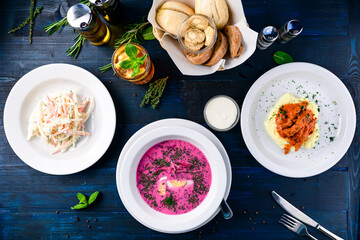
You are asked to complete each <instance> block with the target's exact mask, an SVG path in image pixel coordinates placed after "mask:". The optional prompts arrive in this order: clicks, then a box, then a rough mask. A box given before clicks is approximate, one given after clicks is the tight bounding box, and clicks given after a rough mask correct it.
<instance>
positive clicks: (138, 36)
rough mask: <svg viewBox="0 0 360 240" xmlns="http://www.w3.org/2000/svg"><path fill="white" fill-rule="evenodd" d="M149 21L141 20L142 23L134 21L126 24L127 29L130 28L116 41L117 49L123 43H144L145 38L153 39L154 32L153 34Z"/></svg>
mask: <svg viewBox="0 0 360 240" xmlns="http://www.w3.org/2000/svg"><path fill="white" fill-rule="evenodd" d="M149 24H150V23H149V22H141V23H132V24H129V25H127V26H125V27H124V28H125V29H129V30H128V31H126V32H125V33H124V34H122V35H121V36H120V37H119V38H118V39H117V40H116V41H115V45H114V47H115V49H116V48H118V47H119V46H120V45H121V44H123V43H130V42H134V43H139V44H143V43H144V41H145V40H153V39H155V36H154V34H152V26H151V25H150V26H148V25H149Z"/></svg>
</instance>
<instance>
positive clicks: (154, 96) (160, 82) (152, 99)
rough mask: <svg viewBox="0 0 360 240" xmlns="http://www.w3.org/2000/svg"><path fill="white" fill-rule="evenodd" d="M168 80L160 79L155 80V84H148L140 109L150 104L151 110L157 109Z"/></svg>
mask: <svg viewBox="0 0 360 240" xmlns="http://www.w3.org/2000/svg"><path fill="white" fill-rule="evenodd" d="M168 78H169V77H165V78H160V79H157V80H155V82H153V83H150V85H149V89H148V90H147V91H146V93H145V96H144V98H143V100H142V102H141V104H140V107H144V106H145V105H147V104H149V103H151V107H152V108H153V109H155V108H157V106H158V104H159V102H160V98H161V96H162V94H163V92H164V89H165V86H166V82H167V79H168Z"/></svg>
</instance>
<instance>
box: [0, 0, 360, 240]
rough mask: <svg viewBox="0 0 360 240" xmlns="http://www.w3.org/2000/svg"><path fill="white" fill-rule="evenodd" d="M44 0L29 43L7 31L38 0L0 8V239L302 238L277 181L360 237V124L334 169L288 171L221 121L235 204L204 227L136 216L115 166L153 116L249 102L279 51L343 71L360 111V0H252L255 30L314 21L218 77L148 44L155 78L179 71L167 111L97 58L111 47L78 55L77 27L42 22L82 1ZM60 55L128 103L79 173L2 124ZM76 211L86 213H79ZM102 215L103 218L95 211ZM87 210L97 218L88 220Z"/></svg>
mask: <svg viewBox="0 0 360 240" xmlns="http://www.w3.org/2000/svg"><path fill="white" fill-rule="evenodd" d="M37 2H38V3H37V4H38V5H41V6H43V7H44V10H43V12H42V13H41V14H40V15H39V17H38V18H37V19H36V21H35V29H34V39H33V44H32V45H30V46H29V45H28V36H27V34H28V33H27V29H24V30H21V31H19V32H17V33H15V34H13V35H8V34H7V32H8V31H9V30H10V29H11V28H13V27H14V26H16V25H18V24H19V23H21V22H22V20H23V19H24V17H25V16H27V15H28V9H29V6H30V1H28V0H18V1H6V2H4V3H3V6H2V7H1V8H0V14H1V15H2V16H3V20H2V21H1V22H0V33H1V34H0V239H65V238H66V235H67V234H68V235H70V239H119V238H122V239H168V238H169V239H196V238H204V239H226V238H231V239H232V238H235V239H261V240H265V239H279V240H281V239H301V238H300V237H297V236H296V235H294V234H293V233H291V232H289V231H288V230H286V229H285V228H284V227H282V226H281V225H280V224H278V222H277V221H278V219H279V218H280V216H281V214H282V213H283V210H282V209H280V208H279V207H278V205H277V204H276V203H275V202H274V200H273V199H272V198H271V196H270V191H271V190H276V191H278V192H279V193H280V194H281V195H283V196H284V197H285V198H286V199H288V200H289V201H290V202H292V203H293V204H294V205H295V206H297V207H299V208H300V209H303V211H304V212H305V213H307V214H309V215H311V216H312V217H313V218H314V219H316V220H318V221H319V222H320V223H321V224H322V225H324V226H325V227H326V228H328V229H329V230H331V231H333V232H334V233H336V234H338V235H340V236H341V237H343V238H344V239H357V238H358V236H359V233H358V226H359V225H358V222H359V221H358V220H359V184H360V183H359V171H360V163H359V149H360V148H359V142H360V135H359V130H358V129H359V128H357V132H356V136H355V139H354V141H353V144H352V146H351V147H350V149H349V151H348V153H347V154H346V155H345V156H344V157H343V159H342V160H341V161H339V163H337V164H336V165H335V166H334V167H332V168H331V169H330V170H328V171H327V172H325V173H323V174H320V175H318V176H315V177H311V178H306V179H290V178H285V177H281V176H278V175H276V174H274V173H271V172H270V171H268V170H266V169H265V168H263V167H262V166H261V165H260V164H259V163H258V162H257V161H256V160H255V159H254V158H253V157H252V156H251V154H250V153H249V151H248V150H247V148H246V146H245V144H244V141H243V139H242V136H241V131H240V128H239V127H236V128H234V129H233V130H231V131H229V132H226V133H218V132H214V133H215V135H216V136H217V137H218V138H219V139H220V140H221V142H222V143H223V144H224V146H225V148H226V149H227V151H228V154H229V156H230V159H231V164H232V167H233V168H232V173H233V183H232V188H231V192H230V196H229V204H230V205H231V207H232V208H233V210H234V213H235V215H234V218H233V219H232V220H230V221H226V220H224V219H223V218H222V217H221V216H220V215H218V216H216V217H215V218H214V219H213V220H212V221H211V222H210V223H208V224H206V225H205V226H203V227H202V228H200V229H198V230H195V231H192V232H189V233H186V234H180V235H167V234H162V233H158V232H155V231H152V230H150V229H147V228H146V227H144V226H142V225H141V224H140V223H138V222H137V221H136V220H135V219H134V218H132V217H131V215H130V214H129V213H128V212H127V211H126V209H125V207H124V206H123V204H122V202H121V200H120V198H119V196H118V193H117V190H116V184H115V170H116V164H117V160H118V156H119V154H120V151H121V149H122V147H123V145H124V144H125V143H126V141H127V139H129V138H130V137H131V135H132V134H134V133H135V132H136V131H137V130H138V129H140V128H141V127H143V126H144V125H146V124H148V123H150V122H153V121H156V120H159V119H164V118H170V117H179V118H185V119H190V120H193V121H195V122H198V123H200V124H202V125H204V126H206V125H205V122H204V119H203V116H202V110H203V107H204V105H205V103H206V101H207V100H208V99H209V98H210V97H212V96H214V95H217V94H226V95H229V96H231V97H233V98H234V99H235V100H237V102H238V103H239V104H242V101H243V99H244V97H245V95H246V93H247V91H248V89H249V88H250V86H251V85H252V84H253V82H254V81H255V80H256V79H257V78H258V77H259V76H261V75H262V74H263V73H265V72H266V71H267V70H269V69H271V68H273V67H275V66H276V64H275V63H274V62H273V61H272V55H273V53H274V52H275V51H277V50H282V51H285V52H287V53H289V54H290V55H292V57H293V58H294V60H295V61H298V62H311V63H315V64H318V65H320V66H323V67H325V68H327V69H329V70H330V71H332V72H333V73H334V74H336V75H337V76H338V77H339V78H340V79H341V80H342V81H343V82H344V83H345V85H346V86H347V88H348V89H349V91H350V93H351V95H352V97H353V99H354V102H355V104H356V107H357V117H358V119H359V116H360V115H359V104H360V99H359V94H360V93H359V91H360V83H359V77H360V74H359V52H360V40H359V30H358V29H359V26H360V16H359V13H360V3H359V1H357V0H351V1H347V0H328V1H325V0H319V1H309V0H305V1H294V0H290V1H289V0H272V1H270V0H266V1H260V0H252V1H250V0H244V1H243V6H244V10H245V14H246V17H247V21H248V23H249V25H250V27H251V28H253V29H254V30H255V31H260V30H261V29H262V28H263V27H264V26H267V25H274V26H277V27H280V26H281V25H282V24H284V23H285V22H286V21H287V20H289V19H292V18H298V19H300V20H302V22H303V24H304V32H303V33H302V34H301V36H300V37H298V38H295V39H294V40H292V41H290V42H289V43H287V44H284V45H282V44H274V45H273V46H272V47H271V48H270V49H268V50H266V51H256V52H255V53H254V55H253V56H252V57H251V58H249V59H248V61H246V62H245V63H244V64H242V65H241V66H239V67H237V68H234V69H232V70H228V71H224V72H217V73H215V74H213V75H210V76H204V77H190V76H183V75H182V74H181V73H180V72H179V71H178V70H177V68H176V67H175V65H174V64H173V63H172V62H171V59H170V58H169V56H168V55H167V53H166V52H165V51H164V50H163V49H162V48H161V47H160V45H159V44H158V43H157V42H156V41H150V42H147V43H146V44H145V45H144V46H145V47H146V49H147V50H148V52H149V54H150V55H151V58H152V60H153V61H154V64H155V69H156V70H155V72H156V73H155V78H157V77H163V76H169V82H168V85H167V87H166V90H165V94H164V96H163V98H162V100H161V105H160V107H159V108H158V109H157V110H152V109H150V108H140V107H139V104H140V102H141V98H142V96H143V94H144V93H145V91H146V90H147V86H136V85H133V84H129V83H127V82H124V81H122V80H120V79H117V78H116V77H114V76H113V75H112V73H110V72H108V73H104V74H101V73H100V71H99V70H98V67H99V66H102V65H104V64H107V63H108V62H109V60H108V58H109V57H110V56H111V54H112V51H113V49H112V47H111V46H101V47H96V46H93V45H91V44H89V43H86V44H85V46H84V48H83V51H82V52H81V54H80V56H79V58H78V59H76V60H75V59H71V58H69V57H66V54H65V50H66V49H67V48H68V47H70V46H71V44H72V38H74V37H75V36H76V34H74V33H73V32H72V30H71V29H70V28H64V29H63V30H62V31H61V32H60V33H56V34H54V35H53V36H50V37H48V36H46V33H45V32H44V31H43V29H42V26H44V25H46V24H49V23H51V22H53V21H55V20H57V19H60V18H61V13H62V12H63V10H62V9H64V7H66V6H67V5H71V4H74V3H76V1H75V0H73V1H62V0H49V1H44V0H38V1H37ZM139 4H140V5H141V7H139ZM151 4H152V1H149V0H147V1H144V0H121V7H122V23H123V24H126V23H133V22H137V21H139V20H140V19H141V17H142V16H145V15H146V14H147V12H148V10H149V9H150V7H151ZM55 62H63V63H70V64H74V65H77V66H80V67H82V68H84V69H86V70H88V71H90V72H92V73H93V74H95V75H96V76H97V77H98V78H99V79H100V80H101V81H102V82H103V83H104V85H105V86H106V88H107V89H108V90H109V92H110V94H111V96H112V98H113V99H114V103H115V107H116V112H117V127H116V133H115V136H114V139H113V142H112V144H111V145H110V147H109V149H108V151H107V152H106V154H105V155H104V156H103V157H102V158H101V159H100V160H99V161H98V162H97V163H96V164H95V165H94V166H92V167H90V168H89V169H87V170H85V171H83V172H80V173H77V174H73V175H69V176H50V175H46V174H43V173H40V172H37V171H36V170H33V169H31V168H29V167H28V166H27V165H25V164H24V163H23V162H22V161H21V160H20V159H19V158H18V157H17V156H16V155H15V154H14V152H13V151H12V149H11V148H10V146H9V144H8V143H7V140H6V137H5V134H4V129H3V110H4V105H5V101H6V98H7V95H8V94H9V92H10V90H11V88H12V87H13V86H14V84H15V83H16V82H17V80H18V79H19V78H20V77H21V76H23V75H24V74H25V73H27V72H29V71H31V70H32V69H34V68H36V67H38V66H41V65H44V64H49V63H55ZM134 94H136V97H135V96H134ZM357 124H359V121H358V122H357ZM358 127H359V126H358ZM96 190H98V191H101V196H100V198H99V201H97V202H96V204H95V205H94V206H93V207H90V208H88V209H84V210H82V211H74V210H70V208H69V207H70V206H72V205H74V204H76V203H77V201H76V193H77V192H82V193H84V194H87V195H89V194H91V193H92V192H94V191H96ZM55 211H59V212H60V213H59V214H56V213H55ZM256 213H258V214H256ZM76 217H79V218H80V221H79V222H77V221H76V220H75V218H76ZM94 218H96V219H97V220H98V221H97V222H94V220H93V219H94ZM87 219H88V220H90V223H86V222H85V220H87ZM89 224H90V225H91V226H92V228H90V229H89V228H88V227H87V225H89ZM310 231H311V233H313V234H314V235H315V236H316V237H318V238H319V239H325V238H326V237H325V236H322V235H321V234H319V233H317V232H316V231H315V230H313V229H310Z"/></svg>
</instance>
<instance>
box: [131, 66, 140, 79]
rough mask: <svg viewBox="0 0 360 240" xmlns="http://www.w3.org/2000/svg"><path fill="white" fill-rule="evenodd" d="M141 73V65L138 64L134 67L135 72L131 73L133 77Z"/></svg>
mask: <svg viewBox="0 0 360 240" xmlns="http://www.w3.org/2000/svg"><path fill="white" fill-rule="evenodd" d="M139 73H140V68H139V66H136V67H134V72H133V74H132V75H131V77H132V78H133V77H135V76H136V75H138V74H139Z"/></svg>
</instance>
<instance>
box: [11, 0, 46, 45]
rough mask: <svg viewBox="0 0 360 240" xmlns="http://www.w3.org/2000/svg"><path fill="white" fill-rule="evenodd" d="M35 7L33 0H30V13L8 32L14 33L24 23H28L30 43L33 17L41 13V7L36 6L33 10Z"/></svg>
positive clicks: (23, 25)
mask: <svg viewBox="0 0 360 240" xmlns="http://www.w3.org/2000/svg"><path fill="white" fill-rule="evenodd" d="M34 8H35V0H31V5H30V14H29V16H28V17H27V18H26V19H25V20H24V21H23V22H22V23H21V24H20V25H19V26H17V27H16V28H14V29H12V30H10V31H9V32H8V33H9V34H11V33H14V32H16V31H19V30H20V29H22V28H23V27H25V26H26V25H28V24H29V23H30V29H29V44H31V43H32V35H33V30H34V19H35V17H36V16H37V15H38V14H39V13H41V10H42V7H38V8H36V9H35V10H34Z"/></svg>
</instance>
